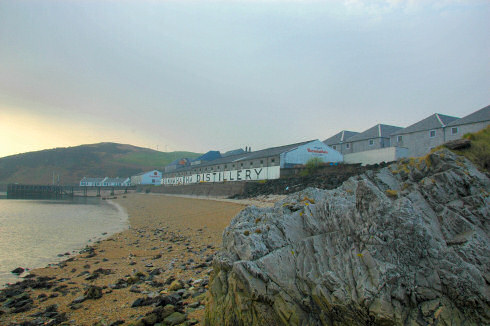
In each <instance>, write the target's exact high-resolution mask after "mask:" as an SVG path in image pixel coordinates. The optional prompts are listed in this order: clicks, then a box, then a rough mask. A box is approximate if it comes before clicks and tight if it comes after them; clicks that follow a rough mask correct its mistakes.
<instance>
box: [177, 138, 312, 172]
mask: <svg viewBox="0 0 490 326" xmlns="http://www.w3.org/2000/svg"><path fill="white" fill-rule="evenodd" d="M315 140H316V139H315ZM312 141H314V140H308V141H305V142H301V143H296V144H290V145H284V146H278V147H271V148H266V149H262V150H260V151H255V152H245V153H242V154H237V155H230V156H226V157H222V158H219V159H217V160H213V161H208V162H203V163H201V164H198V165H192V166H186V167H184V168H182V169H179V170H176V171H169V172H168V173H174V172H183V171H187V170H191V169H194V168H201V167H206V166H211V165H216V164H227V163H234V162H239V161H243V160H254V159H259V158H264V157H270V156H276V155H280V154H282V153H285V152H289V151H291V150H293V149H296V148H298V147H299V146H301V145H305V144H308V143H311V142H312Z"/></svg>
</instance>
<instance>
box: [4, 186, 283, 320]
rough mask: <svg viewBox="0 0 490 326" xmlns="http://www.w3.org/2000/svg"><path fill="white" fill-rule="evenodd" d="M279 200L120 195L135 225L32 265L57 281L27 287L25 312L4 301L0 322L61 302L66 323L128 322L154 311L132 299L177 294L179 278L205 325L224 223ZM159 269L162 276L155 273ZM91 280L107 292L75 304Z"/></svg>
mask: <svg viewBox="0 0 490 326" xmlns="http://www.w3.org/2000/svg"><path fill="white" fill-rule="evenodd" d="M123 197H124V198H123ZM275 200H277V198H272V199H269V200H265V199H262V200H258V201H248V200H242V201H231V200H220V199H217V200H206V199H195V198H184V197H176V196H165V195H154V194H128V195H126V196H120V197H118V198H117V199H113V201H114V202H115V203H117V204H119V205H121V206H122V207H123V208H124V209H125V210H126V211H127V213H128V215H129V222H130V228H129V229H128V230H126V231H123V232H121V233H117V234H115V235H113V236H111V237H109V238H107V239H106V240H103V241H100V242H97V243H94V244H93V246H92V248H93V251H90V250H89V251H86V252H85V253H82V254H80V255H77V256H74V257H72V258H70V259H68V261H65V262H63V263H61V264H57V265H54V266H49V267H46V268H41V269H36V270H33V271H31V273H32V274H35V275H36V276H48V277H54V278H55V279H54V280H52V281H50V282H52V283H53V286H52V287H51V288H49V289H47V288H40V289H32V288H27V289H26V290H25V292H26V293H28V294H29V296H30V298H32V299H33V303H32V308H31V309H29V310H28V311H26V312H21V313H15V314H13V313H7V309H4V308H1V305H2V304H1V303H0V309H1V310H3V311H4V312H6V313H4V314H2V313H1V312H0V325H9V324H10V323H21V322H24V321H30V320H33V317H32V315H33V314H35V313H39V314H40V315H41V317H42V313H43V312H46V308H47V307H49V306H50V305H53V304H57V305H58V307H57V312H59V313H66V317H67V318H66V319H67V321H66V323H67V324H71V325H94V324H96V323H100V325H111V323H113V322H116V321H124V325H128V324H131V323H132V322H135V321H136V320H137V319H139V318H140V317H141V316H144V315H145V314H146V313H147V312H149V311H151V310H152V309H153V307H151V306H143V307H131V305H132V304H133V302H134V301H135V300H136V299H138V298H143V297H148V296H154V295H158V294H160V295H165V294H168V293H172V291H170V289H169V286H170V283H171V281H172V279H173V278H175V279H177V280H182V281H183V282H184V284H186V285H185V287H184V289H183V290H181V292H185V293H184V296H188V297H187V298H185V299H183V300H182V303H183V306H184V309H183V311H184V312H185V313H186V314H187V316H188V320H190V321H192V323H198V324H199V323H200V321H201V318H202V316H203V314H204V304H205V300H204V298H205V294H203V292H205V290H206V288H207V285H206V284H207V280H208V279H209V274H210V273H211V271H212V268H211V260H212V257H213V255H214V254H215V252H216V251H217V250H219V247H220V245H221V238H222V233H223V230H224V228H225V227H226V226H227V225H228V224H229V222H230V221H231V219H232V218H233V217H234V216H235V215H236V214H237V213H238V212H240V211H241V210H242V209H243V208H244V207H245V206H246V205H249V204H255V205H258V206H271V205H272V202H273V201H275ZM158 269H161V270H160V271H157V272H156V273H155V271H156V270H158ZM97 270H99V271H98V272H96V271H97ZM138 272H139V273H140V274H138ZM152 272H153V273H154V274H158V272H160V274H159V275H153V276H150V274H151V273H152ZM141 273H142V274H141ZM94 275H95V276H94ZM138 277H139V278H138ZM121 280H123V281H124V282H128V283H127V286H125V287H123V288H118V287H117V286H115V285H116V284H118V282H119V284H121ZM135 280H137V281H135ZM133 282H134V283H133ZM89 286H98V287H101V288H102V297H101V298H99V299H95V300H94V299H90V300H85V301H83V302H81V303H79V304H73V301H74V300H75V299H76V298H80V297H81V296H82V295H83V294H84V291H85V290H86V289H87V288H88V287H89ZM70 304H71V305H70ZM73 308H75V309H73Z"/></svg>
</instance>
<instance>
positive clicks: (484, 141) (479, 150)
mask: <svg viewBox="0 0 490 326" xmlns="http://www.w3.org/2000/svg"><path fill="white" fill-rule="evenodd" d="M463 138H466V139H469V140H471V146H470V148H467V149H463V150H453V152H455V153H456V154H458V155H461V156H464V157H466V158H467V159H468V160H470V161H471V162H472V163H473V164H475V165H476V166H477V167H478V168H479V169H480V170H482V171H487V172H490V126H488V127H487V128H485V129H483V130H480V131H478V132H475V133H471V134H465V135H464V136H463Z"/></svg>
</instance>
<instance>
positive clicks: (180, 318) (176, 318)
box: [163, 312, 187, 326]
mask: <svg viewBox="0 0 490 326" xmlns="http://www.w3.org/2000/svg"><path fill="white" fill-rule="evenodd" d="M186 319H187V316H186V315H185V314H183V313H180V312H174V313H172V314H171V315H170V316H168V317H167V318H165V319H164V320H163V321H164V322H165V323H166V324H167V325H170V326H173V325H178V324H180V323H183V322H184V321H185V320H186Z"/></svg>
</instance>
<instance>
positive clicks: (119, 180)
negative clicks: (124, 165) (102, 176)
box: [105, 178, 128, 183]
mask: <svg viewBox="0 0 490 326" xmlns="http://www.w3.org/2000/svg"><path fill="white" fill-rule="evenodd" d="M127 179H128V178H107V179H106V180H105V182H107V183H111V182H114V183H123V182H124V181H126V180H127Z"/></svg>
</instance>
